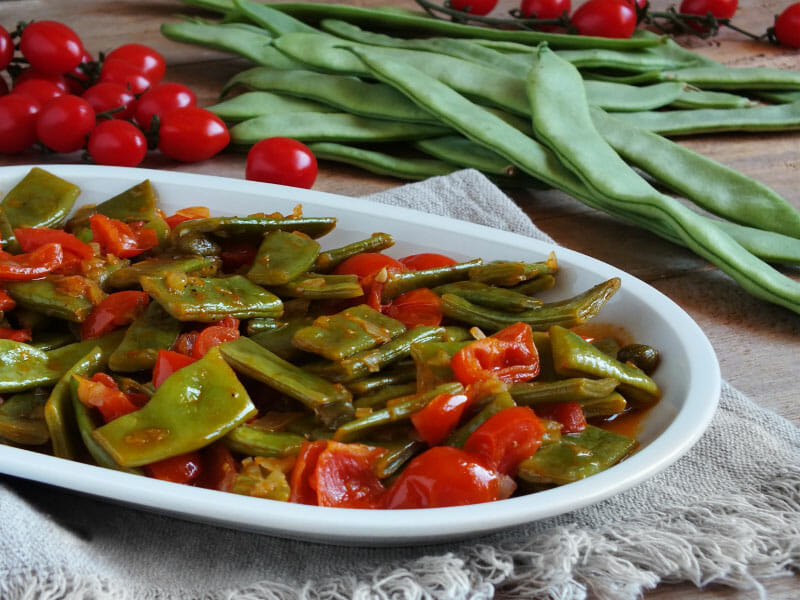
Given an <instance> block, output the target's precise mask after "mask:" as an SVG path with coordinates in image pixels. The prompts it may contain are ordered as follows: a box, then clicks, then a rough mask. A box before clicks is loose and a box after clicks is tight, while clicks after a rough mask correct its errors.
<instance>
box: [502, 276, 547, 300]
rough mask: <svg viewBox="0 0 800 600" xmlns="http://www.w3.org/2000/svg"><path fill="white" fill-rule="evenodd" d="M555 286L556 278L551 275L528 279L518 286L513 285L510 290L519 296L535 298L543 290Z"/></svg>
mask: <svg viewBox="0 0 800 600" xmlns="http://www.w3.org/2000/svg"><path fill="white" fill-rule="evenodd" d="M555 284H556V278H555V277H554V276H553V275H539V277H534V278H533V279H529V280H528V281H525V282H523V283H520V284H519V285H515V286H514V287H513V288H511V289H513V290H514V291H515V292H519V293H520V294H525V295H526V296H535V295H536V294H538V293H540V292H543V291H544V290H549V289H550V288H551V287H553V286H554V285H555Z"/></svg>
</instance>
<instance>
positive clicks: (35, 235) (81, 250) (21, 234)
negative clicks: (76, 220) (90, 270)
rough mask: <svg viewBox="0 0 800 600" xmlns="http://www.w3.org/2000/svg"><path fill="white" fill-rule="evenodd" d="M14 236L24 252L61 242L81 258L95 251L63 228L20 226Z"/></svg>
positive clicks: (62, 247)
mask: <svg viewBox="0 0 800 600" xmlns="http://www.w3.org/2000/svg"><path fill="white" fill-rule="evenodd" d="M14 237H16V238H17V242H18V243H19V245H20V247H21V248H22V251H23V252H33V251H34V250H36V249H37V248H41V247H42V246H45V245H47V244H61V249H62V250H64V251H65V252H70V253H72V254H74V255H75V256H78V257H79V258H82V259H85V258H92V256H94V252H93V251H92V247H91V246H90V245H89V244H87V243H86V242H82V241H80V240H79V239H78V238H77V237H75V236H74V235H73V234H71V233H67V232H66V231H64V230H62V229H49V228H47V227H18V228H17V229H15V230H14Z"/></svg>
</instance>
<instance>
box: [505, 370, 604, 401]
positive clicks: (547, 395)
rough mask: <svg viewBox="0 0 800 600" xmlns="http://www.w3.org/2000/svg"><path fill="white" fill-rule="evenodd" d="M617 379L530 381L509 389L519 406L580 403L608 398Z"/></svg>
mask: <svg viewBox="0 0 800 600" xmlns="http://www.w3.org/2000/svg"><path fill="white" fill-rule="evenodd" d="M617 385H619V381H617V380H616V379H588V378H586V377H570V378H568V379H561V380H559V381H547V382H542V381H528V382H521V383H514V384H512V385H511V387H510V388H509V390H508V391H509V392H510V393H511V396H512V397H513V398H514V401H515V402H516V403H517V404H521V405H525V406H534V407H535V406H536V405H537V404H548V403H550V402H579V403H583V402H586V401H592V400H597V399H598V398H606V397H608V396H609V395H610V394H611V393H613V392H614V390H615V389H616V387H617Z"/></svg>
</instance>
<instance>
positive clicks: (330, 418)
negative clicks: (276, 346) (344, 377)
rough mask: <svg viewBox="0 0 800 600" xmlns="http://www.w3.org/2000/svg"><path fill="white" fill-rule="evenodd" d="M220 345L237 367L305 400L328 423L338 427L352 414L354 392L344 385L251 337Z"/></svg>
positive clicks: (305, 403)
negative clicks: (285, 358)
mask: <svg viewBox="0 0 800 600" xmlns="http://www.w3.org/2000/svg"><path fill="white" fill-rule="evenodd" d="M219 348H220V351H221V352H222V356H224V357H225V360H227V361H228V362H229V363H230V364H231V365H232V366H233V368H234V369H236V370H237V371H240V372H241V373H244V374H245V375H247V376H248V377H252V378H254V379H256V380H258V381H261V382H263V383H266V384H267V385H268V386H270V387H272V388H274V389H276V390H278V391H279V392H281V393H283V394H286V395H287V396H289V397H290V398H294V399H295V400H298V401H299V402H302V403H303V404H304V405H305V406H307V407H308V408H310V409H311V410H313V411H314V414H316V415H317V417H318V418H319V419H320V420H321V421H322V422H323V423H324V424H325V425H326V426H327V427H329V428H331V429H335V428H336V427H337V426H338V425H339V424H340V423H342V422H344V421H346V420H349V419H350V418H352V416H353V405H352V403H351V400H352V395H351V394H350V392H349V391H348V390H347V388H345V387H344V386H343V385H339V384H336V383H331V382H329V381H326V380H325V379H323V378H321V377H318V376H316V375H314V374H313V373H310V372H309V371H307V370H306V369H302V368H300V367H298V366H296V365H293V364H292V363H290V362H287V361H285V360H283V359H282V358H280V357H279V356H277V355H275V354H273V353H272V352H270V351H269V350H267V349H266V348H264V347H263V346H260V345H258V344H257V343H256V342H254V341H253V340H251V339H248V338H239V339H237V340H233V341H232V342H225V343H224V344H221V345H220V346H219Z"/></svg>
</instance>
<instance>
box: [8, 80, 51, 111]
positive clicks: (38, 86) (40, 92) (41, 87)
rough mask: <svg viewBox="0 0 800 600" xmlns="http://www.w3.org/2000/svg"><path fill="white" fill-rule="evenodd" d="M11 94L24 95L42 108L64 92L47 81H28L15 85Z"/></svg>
mask: <svg viewBox="0 0 800 600" xmlns="http://www.w3.org/2000/svg"><path fill="white" fill-rule="evenodd" d="M11 93H12V94H25V95H26V96H30V97H31V98H33V99H34V100H36V102H37V103H38V104H39V106H44V105H45V104H47V103H48V102H49V101H50V100H52V99H53V98H57V97H58V96H63V95H64V90H62V89H61V88H60V87H59V86H58V85H56V84H55V83H53V82H52V81H48V80H47V79H28V80H26V81H23V82H21V83H17V84H16V85H15V86H14V89H13V90H12V91H11Z"/></svg>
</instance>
